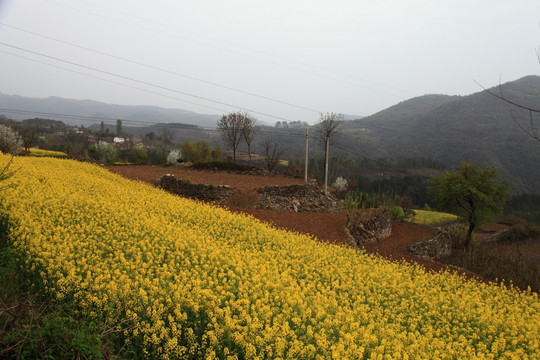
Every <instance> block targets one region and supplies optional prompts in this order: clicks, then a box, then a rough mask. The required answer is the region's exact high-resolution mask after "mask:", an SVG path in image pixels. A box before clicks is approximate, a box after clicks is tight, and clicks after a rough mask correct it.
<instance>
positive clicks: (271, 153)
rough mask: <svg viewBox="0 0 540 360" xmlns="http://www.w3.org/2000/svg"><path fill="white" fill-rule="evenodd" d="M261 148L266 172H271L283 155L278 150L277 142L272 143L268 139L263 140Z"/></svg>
mask: <svg viewBox="0 0 540 360" xmlns="http://www.w3.org/2000/svg"><path fill="white" fill-rule="evenodd" d="M262 147H263V152H264V162H265V164H266V167H267V168H268V171H270V172H272V171H274V169H275V167H276V165H277V164H278V163H279V158H280V157H281V155H282V154H283V150H282V149H280V148H279V146H278V143H277V142H275V141H274V142H273V141H272V140H271V139H270V138H269V137H265V138H264V140H263V142H262Z"/></svg>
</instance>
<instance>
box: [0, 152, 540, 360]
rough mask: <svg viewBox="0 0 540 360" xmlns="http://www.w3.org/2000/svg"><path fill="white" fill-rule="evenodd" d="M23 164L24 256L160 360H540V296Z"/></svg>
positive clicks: (116, 183)
mask: <svg viewBox="0 0 540 360" xmlns="http://www.w3.org/2000/svg"><path fill="white" fill-rule="evenodd" d="M8 160H9V157H7V156H3V155H0V165H5V164H6V163H7V162H8ZM12 168H13V169H17V171H16V173H15V175H14V176H13V177H11V178H10V179H9V180H7V183H10V184H13V186H10V187H8V188H5V189H4V190H3V192H2V204H1V208H0V210H1V211H2V212H3V213H5V214H7V215H8V216H9V220H10V231H11V239H12V240H13V243H14V246H15V250H16V253H17V255H18V257H19V258H20V259H21V260H22V261H24V263H25V264H26V266H27V268H28V269H29V271H31V272H33V273H34V274H36V275H37V278H38V279H40V281H41V283H42V284H43V286H44V291H46V292H48V293H49V294H50V295H51V296H53V297H54V298H56V299H57V300H58V301H72V302H73V303H74V304H76V305H77V306H78V308H79V309H81V311H83V312H86V313H87V314H90V315H91V314H99V313H103V312H108V313H109V314H110V315H108V316H110V317H112V318H114V319H110V320H109V321H110V323H113V322H116V323H117V324H126V321H129V324H130V325H129V326H125V327H124V334H125V336H126V339H127V340H128V341H132V342H138V344H142V345H141V346H142V347H143V348H144V354H145V355H147V356H148V357H152V358H162V359H177V358H178V359H182V358H205V359H213V358H229V359H236V358H246V359H264V358H267V359H279V358H282V359H286V358H287V359H296V358H305V359H308V358H310V359H311V358H314V359H340V358H343V359H361V358H365V359H413V358H422V359H427V358H440V359H464V358H478V359H505V358H508V359H538V358H540V347H539V341H540V311H539V310H540V301H539V299H538V296H537V294H535V293H530V292H522V291H517V290H507V289H506V288H504V287H502V286H497V285H493V284H492V285H487V284H482V283H478V282H475V281H466V280H464V279H463V278H461V277H460V276H458V275H455V274H450V273H437V274H431V273H426V272H425V271H424V270H423V269H421V268H419V267H416V266H412V265H407V264H398V263H392V262H389V261H386V260H384V259H381V258H378V257H375V256H371V255H368V254H365V253H363V252H361V251H358V250H354V249H351V248H346V247H340V246H335V245H330V244H324V243H320V242H317V241H316V240H314V239H312V238H310V237H308V236H305V235H300V234H295V233H291V232H287V231H283V230H278V229H275V228H272V227H271V226H269V225H267V224H264V223H262V222H260V221H258V220H256V219H253V218H251V217H248V216H244V215H238V214H232V213H230V212H228V211H226V210H224V209H221V208H217V207H213V206H210V205H207V204H203V203H200V202H196V201H192V200H188V199H184V198H181V197H177V196H173V195H170V194H167V193H165V192H164V191H161V190H159V189H155V188H153V187H151V186H149V185H146V184H143V183H140V182H135V181H130V180H127V179H124V178H122V177H120V176H118V175H115V174H112V173H110V172H107V171H106V170H104V169H102V168H99V167H97V166H94V165H90V164H85V163H78V162H75V161H71V160H60V159H52V158H30V157H20V158H16V159H15V161H14V164H13V165H12ZM111 309H112V310H111ZM119 326H120V325H119Z"/></svg>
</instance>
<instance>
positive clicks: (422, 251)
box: [407, 230, 452, 260]
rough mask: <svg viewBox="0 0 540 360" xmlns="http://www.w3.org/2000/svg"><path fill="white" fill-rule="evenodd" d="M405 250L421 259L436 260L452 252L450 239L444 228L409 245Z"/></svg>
mask: <svg viewBox="0 0 540 360" xmlns="http://www.w3.org/2000/svg"><path fill="white" fill-rule="evenodd" d="M407 252H408V253H409V254H411V255H414V256H418V257H421V258H423V259H427V260H437V259H440V258H442V257H445V256H449V255H450V254H451V253H452V239H451V238H450V235H449V234H448V232H447V231H446V230H440V231H439V233H438V234H437V235H435V237H434V238H432V239H429V240H426V241H422V242H418V243H416V244H412V245H410V246H409V247H408V248H407Z"/></svg>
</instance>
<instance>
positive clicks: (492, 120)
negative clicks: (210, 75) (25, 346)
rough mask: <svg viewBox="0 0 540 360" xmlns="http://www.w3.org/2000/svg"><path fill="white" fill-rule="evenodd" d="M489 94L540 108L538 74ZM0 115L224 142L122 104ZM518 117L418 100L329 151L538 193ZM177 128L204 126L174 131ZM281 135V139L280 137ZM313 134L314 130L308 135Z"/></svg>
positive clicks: (367, 121)
mask: <svg viewBox="0 0 540 360" xmlns="http://www.w3.org/2000/svg"><path fill="white" fill-rule="evenodd" d="M492 90H493V91H496V92H498V91H499V90H502V91H503V93H504V95H505V96H506V97H507V98H508V99H511V100H513V101H515V102H517V103H519V104H522V105H525V106H529V107H532V108H535V109H539V108H540V77H539V76H527V77H524V78H521V79H519V80H516V81H512V82H508V83H505V84H502V85H501V87H500V89H499V88H498V87H495V88H493V89H492ZM5 109H12V110H19V111H18V112H14V111H11V110H9V111H6V110H5ZM21 110H22V111H21ZM33 112H35V113H39V114H40V115H36V114H34V113H33ZM46 114H71V115H74V116H71V117H70V116H67V117H58V116H53V115H50V116H48V115H46ZM0 115H5V116H6V117H8V118H11V119H16V120H22V119H29V118H34V117H42V118H43V117H46V118H50V119H56V120H61V121H63V122H65V123H67V124H72V125H81V124H83V125H85V126H89V127H91V126H92V125H99V122H100V121H101V120H99V118H104V119H111V120H110V121H109V122H108V123H109V124H111V125H114V122H115V121H116V120H115V119H122V120H124V128H125V129H126V130H127V131H129V132H130V133H132V134H135V135H144V134H145V133H148V132H151V131H154V132H155V133H156V134H159V133H160V132H161V131H162V129H163V127H164V126H169V127H170V129H171V131H172V132H173V134H174V140H175V141H177V142H181V141H185V140H191V141H197V140H210V142H211V143H212V145H213V146H217V145H219V142H220V141H219V134H218V133H217V132H216V131H215V130H211V129H208V128H212V129H213V128H215V127H216V123H217V121H218V120H219V118H220V116H219V115H204V114H197V113H194V112H190V111H185V110H178V109H163V108H159V107H155V106H122V105H113V104H103V103H99V102H96V101H90V100H69V99H61V98H57V97H50V98H47V99H30V98H24V97H21V96H12V95H2V94H0ZM85 117H95V118H98V119H88V118H85ZM355 118H356V119H355ZM353 119H355V120H353ZM514 119H515V120H516V121H519V122H520V123H522V124H523V125H524V126H526V127H528V126H530V125H529V124H530V121H531V117H530V114H529V112H527V111H520V110H519V109H517V108H515V107H513V106H511V105H509V104H507V103H505V102H503V101H501V100H499V99H496V98H495V97H493V96H491V95H489V94H488V93H487V92H485V91H479V92H477V93H475V94H472V95H468V96H449V95H425V96H419V97H416V98H413V99H410V100H406V101H403V102H401V103H399V104H396V105H394V106H392V107H390V108H388V109H385V110H383V111H380V112H378V113H376V114H373V115H371V116H367V117H363V118H359V117H358V116H355V115H351V116H347V120H348V121H346V122H345V123H344V127H343V131H342V132H341V134H340V136H339V137H338V138H337V139H336V144H335V146H332V147H331V155H336V154H342V155H346V156H349V157H366V158H371V159H376V158H382V157H386V158H412V157H427V158H432V159H436V160H439V161H442V162H444V163H446V164H447V165H448V166H449V168H453V167H455V166H457V165H458V164H459V163H460V162H462V161H468V162H477V163H479V164H481V165H491V166H495V167H496V168H498V169H499V170H500V175H501V178H504V179H508V180H510V181H511V182H512V185H513V189H514V191H515V192H517V193H536V194H540V143H539V142H537V141H535V140H533V139H531V138H530V137H528V136H527V135H526V134H525V133H524V132H523V131H522V130H521V129H520V128H519V126H518V125H517V124H516V123H515V122H514ZM532 120H533V124H535V125H536V128H537V129H539V128H540V116H539V115H538V114H536V115H533V117H532ZM105 123H107V121H105ZM178 123H183V124H191V125H196V126H198V127H200V128H196V127H190V128H186V127H184V128H182V127H175V126H173V125H171V124H178ZM152 124H160V125H152ZM203 127H204V128H207V129H203ZM278 130H279V134H277V133H276V131H278ZM264 131H266V132H267V133H268V134H271V135H270V136H273V137H275V140H276V141H278V142H279V144H280V145H281V146H282V147H283V148H284V149H285V153H284V155H285V157H288V156H296V157H298V156H300V155H302V154H303V153H304V142H303V141H299V139H300V138H301V136H299V135H301V134H303V133H304V130H303V129H300V128H280V129H274V128H273V127H269V126H263V127H262V128H261V133H260V136H259V137H260V138H262V137H264V136H266V135H265V133H264ZM314 133H315V131H313V130H312V131H310V136H314ZM272 134H273V135H272ZM259 140H260V139H259ZM259 140H256V141H259ZM255 147H256V146H255ZM314 153H322V146H321V144H318V143H317V141H316V140H315V139H314V138H313V140H312V141H311V144H310V154H314Z"/></svg>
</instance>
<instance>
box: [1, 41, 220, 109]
mask: <svg viewBox="0 0 540 360" xmlns="http://www.w3.org/2000/svg"><path fill="white" fill-rule="evenodd" d="M0 52H1V53H4V54H8V55H11V56H15V57H18V58H21V59H25V60H28V61H33V62H36V63H39V64H43V65H47V66H50V67H54V68H56V69H60V70H64V71H69V72H72V73H74V74H79V75H83V76H86V77H90V78H93V79H98V80H101V81H105V82H108V83H111V84H115V85H120V86H124V87H127V88H130V89H135V90H140V91H144V92H146V93H149V94H154V95H158V96H162V97H165V98H169V99H172V100H177V101H182V102H185V103H188V104H192V105H197V106H201V107H204V108H207V109H212V110H216V111H219V112H224V113H225V112H227V110H223V109H219V108H216V107H212V106H209V105H203V104H200V103H196V102H194V101H189V100H185V99H180V98H177V97H174V96H170V95H165V94H162V93H158V92H156V91H152V90H148V89H143V88H141V87H137V86H133V85H127V84H124V83H121V82H118V81H113V80H110V79H104V78H102V77H99V76H95V75H90V74H87V73H83V72H80V71H76V70H73V69H68V68H65V67H62V66H58V65H54V64H50V63H46V62H44V61H40V60H37V59H32V58H29V57H26V56H22V55H19V54H13V53H11V52H9V51H5V50H0Z"/></svg>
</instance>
